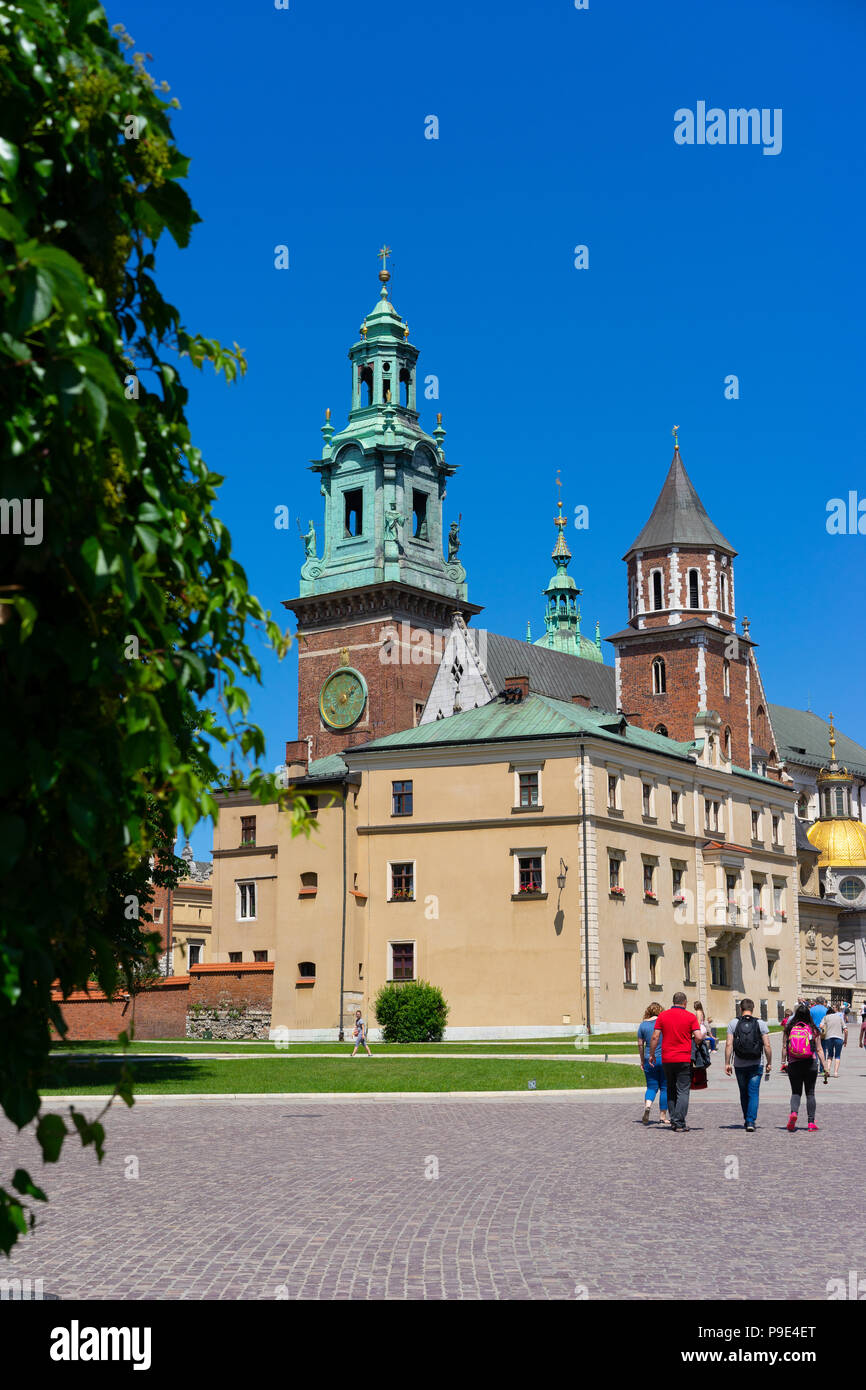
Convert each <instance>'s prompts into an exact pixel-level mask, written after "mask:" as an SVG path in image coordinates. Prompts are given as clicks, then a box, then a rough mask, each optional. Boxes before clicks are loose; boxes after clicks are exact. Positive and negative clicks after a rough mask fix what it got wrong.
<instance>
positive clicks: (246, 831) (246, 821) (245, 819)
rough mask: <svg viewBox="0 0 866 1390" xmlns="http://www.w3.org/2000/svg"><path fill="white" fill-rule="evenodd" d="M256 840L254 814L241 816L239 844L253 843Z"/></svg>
mask: <svg viewBox="0 0 866 1390" xmlns="http://www.w3.org/2000/svg"><path fill="white" fill-rule="evenodd" d="M255 842H256V818H255V816H241V844H242V845H254V844H255Z"/></svg>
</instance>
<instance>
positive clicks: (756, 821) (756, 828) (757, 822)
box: [752, 809, 761, 840]
mask: <svg viewBox="0 0 866 1390" xmlns="http://www.w3.org/2000/svg"><path fill="white" fill-rule="evenodd" d="M760 838H761V813H760V811H756V810H754V809H753V810H752V839H753V840H760Z"/></svg>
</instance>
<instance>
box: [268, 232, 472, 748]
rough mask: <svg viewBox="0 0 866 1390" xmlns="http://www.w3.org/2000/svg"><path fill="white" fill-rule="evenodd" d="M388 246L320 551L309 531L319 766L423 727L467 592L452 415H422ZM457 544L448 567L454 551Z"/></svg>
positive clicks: (466, 608)
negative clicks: (432, 422) (451, 458)
mask: <svg viewBox="0 0 866 1390" xmlns="http://www.w3.org/2000/svg"><path fill="white" fill-rule="evenodd" d="M390 254H391V253H390V251H389V250H388V248H387V247H383V249H382V250H381V251H380V252H379V256H380V258H381V260H382V270H381V271H380V273H379V280H380V282H381V287H382V288H381V291H380V295H379V302H378V303H377V305H376V307H375V308H374V309H373V311H372V313H370V314H368V315H367V317H366V318H365V319H364V322H363V323H362V324H361V329H360V337H359V339H358V341H357V342H356V343H355V344H354V345H353V346H352V347H351V348H350V349H349V361H350V363H351V371H352V405H351V410H350V411H349V418H348V422H347V424H346V426H345V428H343V429H342V430H340V431H339V433H337V432H335V430H334V427H333V425H332V424H331V419H330V415H331V412H330V410H328V411H326V414H325V424H324V425H323V426H322V436H323V439H324V445H323V448H322V455H321V458H319V459H316V460H314V461H313V463H312V464H311V465H310V466H311V469H312V471H313V472H314V473H317V474H318V475H319V477H320V480H321V487H320V491H321V494H322V497H323V498H324V508H325V516H324V528H323V533H322V537H321V546H320V544H319V539H318V537H317V535H316V526H315V522H314V521H310V522H309V525H308V529H307V531H306V532H304V533H303V540H304V546H305V549H306V558H305V561H304V564H303V566H302V568H301V579H300V593H299V595H298V597H297V598H294V599H289V600H287V601H286V604H285V606H286V607H287V608H289V609H290V610H291V611H292V612H293V613H294V615H295V617H296V619H297V623H298V634H297V636H298V738H299V739H310V740H311V758H314V759H315V758H322V757H326V756H327V755H328V754H330V753H339V752H340V750H341V749H342V748H347V747H350V746H352V745H354V744H358V743H366V742H368V741H369V740H370V739H374V738H381V737H383V736H384V735H385V734H389V733H393V732H394V731H395V730H397V729H406V728H411V727H412V725H413V724H415V723H417V722H418V718H419V715H420V711H421V709H423V706H424V703H425V701H426V699H427V696H428V694H429V692H430V687H431V685H432V683H433V678H434V676H435V674H436V670H437V668H438V665H439V661H440V659H441V656H442V651H443V649H444V644H445V642H446V640H447V637H448V634H449V633H450V630H451V625H452V622H453V619H454V615H455V613H459V614H460V615H461V616H462V617H463V619H464V620H467V621H468V620H469V619H470V618H471V617H472V615H473V614H476V613H480V611H481V609H480V608H479V607H478V606H477V605H476V604H472V603H469V602H468V601H467V597H466V571H465V570H464V568H463V566H462V564H461V563H460V561H459V559H458V558H457V556H458V551H459V549H460V523H459V517H454V518H453V519H452V520H451V522H450V524H449V525H448V535H447V538H446V536H445V534H444V532H445V523H444V522H443V502H444V499H445V490H446V484H447V481H448V479H449V478H450V477H451V476H452V475H453V474H454V473H455V472H456V471H457V469H456V466H455V465H454V464H449V463H447V462H446V459H445V450H444V447H443V443H444V439H445V430H444V429H443V428H442V417H441V415H439V416H437V424H436V428H435V429H434V430H433V432H432V434H427V433H425V431H424V430H423V429H422V428H421V426H420V424H419V421H418V410H417V408H416V379H417V361H418V349H417V347H415V346H414V345H413V344H412V343H411V342H410V341H409V325H408V324H407V323H405V322H404V321H403V320H402V319H401V318H400V315H399V314H398V313H397V311H396V310H395V308H394V305H393V304H392V302H391V299H390V297H389V293H388V284H389V281H390V279H391V276H390V272H389V271H388V268H387V263H388V257H389V256H390ZM443 543H447V548H448V556H447V559H446V558H445V556H444V555H443Z"/></svg>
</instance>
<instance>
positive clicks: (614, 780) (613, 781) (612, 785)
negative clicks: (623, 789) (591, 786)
mask: <svg viewBox="0 0 866 1390" xmlns="http://www.w3.org/2000/svg"><path fill="white" fill-rule="evenodd" d="M618 786H619V778H618V777H617V776H616V774H615V773H612V772H609V773H608V774H607V809H608V810H609V811H615V810H617V804H616V793H617V788H618Z"/></svg>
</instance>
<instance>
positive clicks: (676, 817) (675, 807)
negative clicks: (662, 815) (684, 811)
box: [671, 787, 681, 825]
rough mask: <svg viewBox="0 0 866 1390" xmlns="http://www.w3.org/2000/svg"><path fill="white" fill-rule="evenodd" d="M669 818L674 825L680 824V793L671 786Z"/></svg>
mask: <svg viewBox="0 0 866 1390" xmlns="http://www.w3.org/2000/svg"><path fill="white" fill-rule="evenodd" d="M671 820H672V821H673V823H674V825H680V824H681V821H680V794H679V792H677V791H674V789H673V787H672V788H671Z"/></svg>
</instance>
